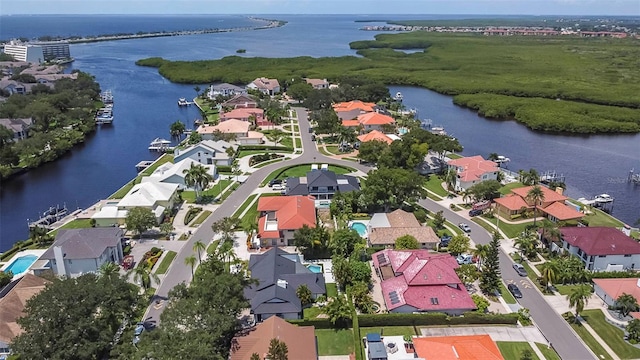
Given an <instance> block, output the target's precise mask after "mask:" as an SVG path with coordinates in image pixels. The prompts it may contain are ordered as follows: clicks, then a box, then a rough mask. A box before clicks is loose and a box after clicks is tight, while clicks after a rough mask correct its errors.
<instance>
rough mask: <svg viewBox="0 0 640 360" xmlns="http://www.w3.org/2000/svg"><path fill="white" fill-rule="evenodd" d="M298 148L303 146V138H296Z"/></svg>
mask: <svg viewBox="0 0 640 360" xmlns="http://www.w3.org/2000/svg"><path fill="white" fill-rule="evenodd" d="M296 148H298V149H300V148H302V139H300V138H296Z"/></svg>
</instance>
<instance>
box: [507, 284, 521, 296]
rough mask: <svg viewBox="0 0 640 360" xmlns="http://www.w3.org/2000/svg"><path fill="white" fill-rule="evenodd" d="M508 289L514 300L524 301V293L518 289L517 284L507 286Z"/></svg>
mask: <svg viewBox="0 0 640 360" xmlns="http://www.w3.org/2000/svg"><path fill="white" fill-rule="evenodd" d="M507 289H509V292H510V293H511V295H513V297H514V298H516V299H522V292H520V289H518V286H517V285H516V284H509V285H507Z"/></svg>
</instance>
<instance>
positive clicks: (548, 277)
mask: <svg viewBox="0 0 640 360" xmlns="http://www.w3.org/2000/svg"><path fill="white" fill-rule="evenodd" d="M540 272H541V274H542V281H544V284H545V288H546V290H547V291H550V288H551V285H553V284H555V282H556V281H557V279H558V263H557V262H556V261H554V260H550V261H545V262H544V263H542V265H541V266H540Z"/></svg>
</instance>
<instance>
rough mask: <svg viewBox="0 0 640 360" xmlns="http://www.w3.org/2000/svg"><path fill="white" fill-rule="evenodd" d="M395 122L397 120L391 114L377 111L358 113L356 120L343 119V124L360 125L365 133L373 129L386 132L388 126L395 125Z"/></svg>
mask: <svg viewBox="0 0 640 360" xmlns="http://www.w3.org/2000/svg"><path fill="white" fill-rule="evenodd" d="M395 123H396V121H395V120H394V119H393V118H392V117H391V116H389V115H384V114H381V113H377V112H369V113H366V114H362V115H358V117H357V118H356V119H355V120H342V126H344V127H354V128H355V127H360V128H362V132H363V133H366V132H369V131H372V130H378V131H380V132H384V130H385V129H386V128H388V127H393V126H395Z"/></svg>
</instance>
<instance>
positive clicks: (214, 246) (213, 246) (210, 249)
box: [207, 240, 220, 254]
mask: <svg viewBox="0 0 640 360" xmlns="http://www.w3.org/2000/svg"><path fill="white" fill-rule="evenodd" d="M218 244H220V240H213V242H211V244H209V246H208V247H207V254H213V253H214V252H216V249H217V248H218Z"/></svg>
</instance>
